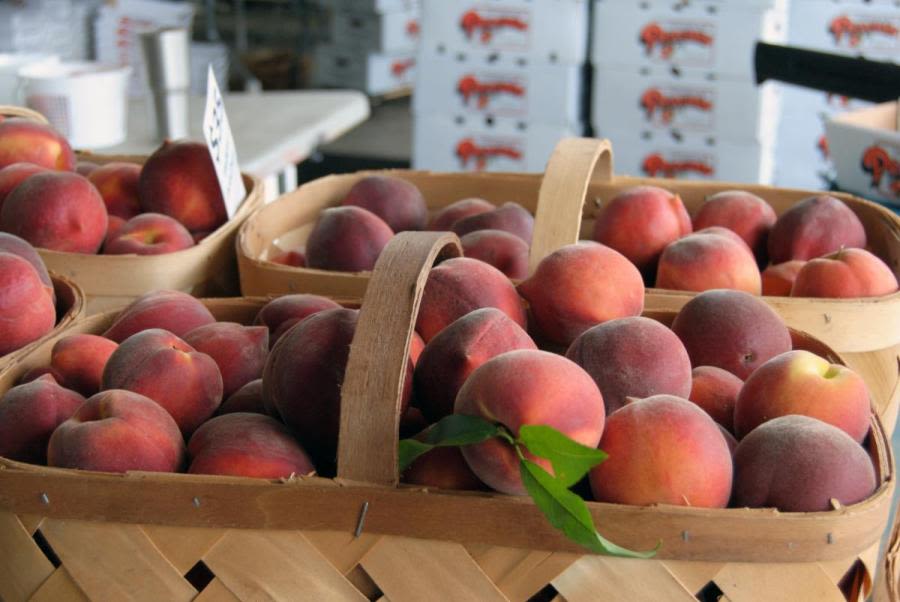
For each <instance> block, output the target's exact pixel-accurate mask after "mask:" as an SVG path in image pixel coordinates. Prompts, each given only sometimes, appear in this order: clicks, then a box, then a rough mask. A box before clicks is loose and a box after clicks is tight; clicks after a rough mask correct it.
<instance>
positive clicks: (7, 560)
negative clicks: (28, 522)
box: [0, 512, 54, 601]
mask: <svg viewBox="0 0 900 602" xmlns="http://www.w3.org/2000/svg"><path fill="white" fill-rule="evenodd" d="M0 558H2V559H3V562H0V600H9V601H17V600H26V599H28V597H29V596H31V595H32V594H34V593H35V592H36V591H37V590H38V589H39V588H40V586H41V584H43V583H44V581H46V580H47V579H48V578H49V577H50V575H52V574H53V570H54V569H53V565H52V564H51V563H50V561H49V560H48V559H47V557H46V556H44V554H43V553H42V552H41V551H40V549H39V548H38V546H37V544H36V543H35V542H34V540H33V539H32V538H31V535H30V534H29V532H28V531H27V530H26V529H25V527H24V526H23V525H22V523H21V522H19V519H18V518H17V517H16V515H14V514H10V513H9V512H0Z"/></svg>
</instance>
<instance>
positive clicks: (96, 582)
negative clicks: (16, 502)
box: [41, 519, 197, 602]
mask: <svg viewBox="0 0 900 602" xmlns="http://www.w3.org/2000/svg"><path fill="white" fill-rule="evenodd" d="M41 533H42V534H43V535H44V537H45V538H46V539H47V542H48V543H49V544H50V547H51V548H52V549H53V551H54V552H55V553H56V555H57V556H58V557H59V559H60V561H61V562H62V564H63V565H64V566H65V567H66V570H67V571H68V572H69V574H70V575H71V576H72V579H73V580H74V581H75V583H77V584H78V586H79V587H80V588H81V589H82V590H83V591H84V592H85V594H87V596H88V597H89V598H90V599H92V600H152V599H156V600H171V601H172V602H177V601H180V600H191V599H193V598H194V596H196V595H197V590H195V589H194V588H193V586H191V584H190V583H188V582H187V580H185V578H184V577H183V576H182V575H181V573H180V572H179V571H178V569H176V568H175V567H174V566H173V565H172V564H171V563H170V562H169V561H168V560H167V559H166V557H165V556H163V555H162V553H160V551H159V550H158V549H157V548H156V546H154V545H153V542H152V541H150V539H149V538H148V537H147V536H146V535H145V534H144V531H143V530H142V529H141V527H140V526H139V525H122V524H110V523H100V522H87V521H74V520H68V521H61V520H54V519H47V520H45V521H44V523H43V525H41Z"/></svg>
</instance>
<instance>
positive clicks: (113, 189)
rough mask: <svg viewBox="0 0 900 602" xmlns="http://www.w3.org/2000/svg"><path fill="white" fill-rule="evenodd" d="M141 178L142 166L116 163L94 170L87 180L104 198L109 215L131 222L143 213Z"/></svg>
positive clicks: (121, 162) (122, 162)
mask: <svg viewBox="0 0 900 602" xmlns="http://www.w3.org/2000/svg"><path fill="white" fill-rule="evenodd" d="M140 177H141V166H140V165H138V164H137V163H126V162H124V161H114V162H112V163H106V164H105V165H101V166H99V167H97V168H96V169H94V170H92V171H91V173H90V174H89V175H88V176H87V179H88V180H90V181H91V184H93V185H94V186H96V187H97V190H98V191H99V192H100V196H101V197H103V202H104V203H106V212H107V213H108V214H110V215H115V216H116V217H121V218H122V219H124V220H129V219H131V218H133V217H134V216H135V215H137V214H139V213H141V201H140V199H139V198H138V179H139V178H140Z"/></svg>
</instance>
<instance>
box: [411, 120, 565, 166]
mask: <svg viewBox="0 0 900 602" xmlns="http://www.w3.org/2000/svg"><path fill="white" fill-rule="evenodd" d="M522 125H523V124H522V123H519V122H516V121H513V120H503V119H496V120H491V121H490V122H487V121H486V120H485V119H483V118H479V117H476V118H465V117H456V118H454V117H450V116H446V115H441V114H437V115H416V116H415V120H414V122H413V161H412V163H413V168H414V169H431V170H435V171H514V172H539V171H543V170H544V167H546V164H547V160H548V159H549V158H550V154H551V153H552V152H553V147H554V146H556V143H557V142H559V140H560V139H561V138H564V137H567V136H580V135H582V131H581V129H580V128H576V129H573V128H568V127H563V126H552V125H544V124H528V125H527V126H526V127H521V126H522Z"/></svg>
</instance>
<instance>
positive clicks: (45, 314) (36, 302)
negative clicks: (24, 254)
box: [0, 252, 56, 356]
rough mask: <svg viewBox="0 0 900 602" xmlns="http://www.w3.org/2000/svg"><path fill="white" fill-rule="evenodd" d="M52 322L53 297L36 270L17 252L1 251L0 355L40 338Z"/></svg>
mask: <svg viewBox="0 0 900 602" xmlns="http://www.w3.org/2000/svg"><path fill="white" fill-rule="evenodd" d="M54 324H56V309H55V308H54V307H53V299H52V298H51V297H50V295H49V293H48V292H47V288H46V286H45V285H44V283H43V282H41V277H40V275H39V274H38V272H37V270H35V269H34V266H32V265H31V264H30V263H28V261H26V260H25V259H22V258H21V257H19V256H18V255H13V254H12V253H3V252H0V356H4V355H6V354H7V353H11V352H13V351H15V350H16V349H19V348H21V347H24V346H25V345H27V344H28V343H31V342H32V341H35V340H37V339H39V338H41V337H42V336H44V335H45V334H47V333H48V332H50V331H51V330H53V326H54Z"/></svg>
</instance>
